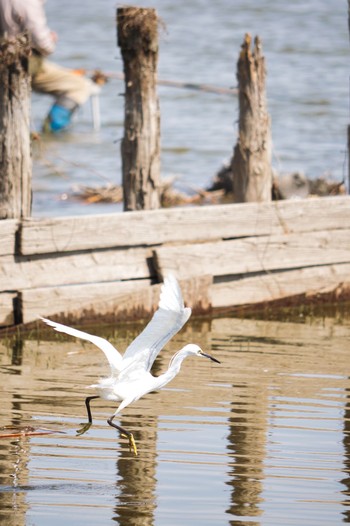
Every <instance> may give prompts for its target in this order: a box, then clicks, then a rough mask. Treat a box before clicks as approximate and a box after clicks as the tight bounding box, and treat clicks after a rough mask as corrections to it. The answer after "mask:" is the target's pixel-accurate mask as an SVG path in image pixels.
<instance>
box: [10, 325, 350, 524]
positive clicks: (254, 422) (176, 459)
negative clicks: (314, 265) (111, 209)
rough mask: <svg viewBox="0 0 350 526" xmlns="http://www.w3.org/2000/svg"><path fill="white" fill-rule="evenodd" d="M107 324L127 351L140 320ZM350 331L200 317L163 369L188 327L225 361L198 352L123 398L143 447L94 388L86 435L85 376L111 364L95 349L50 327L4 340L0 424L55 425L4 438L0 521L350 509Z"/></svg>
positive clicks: (162, 519)
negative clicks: (139, 395)
mask: <svg viewBox="0 0 350 526" xmlns="http://www.w3.org/2000/svg"><path fill="white" fill-rule="evenodd" d="M139 329H140V328H139V327H137V330H139ZM103 334H104V335H105V336H108V337H109V338H111V341H112V342H114V343H115V344H116V346H117V347H118V348H119V350H120V351H123V350H124V348H125V347H126V345H127V342H129V341H130V340H131V339H132V338H133V337H134V336H135V334H136V333H135V330H134V328H133V326H124V327H122V328H120V329H117V330H112V329H110V330H108V329H107V328H106V329H104V330H103ZM349 336H350V323H349V320H348V319H347V318H344V319H342V320H339V319H337V318H334V317H326V316H324V317H322V318H319V317H312V318H311V317H310V318H306V317H305V318H304V320H303V322H302V323H301V322H299V323H294V322H291V321H288V322H286V321H285V322H281V321H266V320H243V319H235V318H221V319H213V320H206V321H199V320H194V321H193V322H192V323H191V324H189V325H188V327H187V328H186V329H185V330H183V331H182V332H181V333H180V334H179V335H177V337H176V338H175V339H174V340H173V341H172V342H171V344H170V345H169V346H168V347H167V349H166V350H164V351H162V353H161V354H160V356H159V359H158V361H157V362H156V369H155V371H154V373H155V374H159V373H160V372H161V371H162V370H164V369H165V368H166V367H167V365H168V362H169V359H170V357H171V355H172V353H173V352H175V351H176V350H177V349H178V348H179V347H180V346H182V345H183V344H184V342H190V341H191V342H195V343H198V344H199V345H201V347H202V348H203V349H205V350H206V351H207V352H210V353H211V354H213V355H214V356H216V357H217V358H218V359H219V360H220V361H221V362H222V365H221V366H219V365H217V364H212V363H209V362H208V361H207V360H201V359H196V358H192V359H188V360H186V361H185V362H184V364H183V368H182V370H181V372H180V374H179V375H178V377H177V378H176V379H175V380H174V381H173V382H172V383H171V384H169V385H168V386H167V388H166V389H164V390H162V391H161V392H158V393H152V394H150V395H147V396H145V397H144V398H143V399H141V400H139V401H138V402H137V403H135V404H134V405H131V406H129V407H128V408H127V409H125V410H124V412H123V415H122V418H121V421H120V422H121V425H123V426H124V427H126V428H127V429H130V430H132V431H133V432H134V434H135V438H136V441H137V445H138V449H139V456H138V457H137V458H135V457H134V456H133V455H132V454H130V453H129V450H128V446H127V442H126V441H125V439H121V438H120V437H119V436H118V435H117V434H116V433H115V432H114V430H112V429H111V428H110V427H109V426H108V425H107V423H106V419H107V418H108V417H109V416H110V415H111V414H112V413H113V412H114V406H113V404H109V403H107V402H101V401H96V402H95V404H94V405H93V415H94V425H93V427H91V429H90V430H89V431H88V433H86V434H85V435H83V436H81V437H77V436H76V433H75V432H76V429H77V428H78V427H79V424H80V423H81V422H83V421H84V420H85V418H86V415H85V407H84V398H85V396H87V395H88V394H91V391H87V390H86V389H85V386H86V385H89V384H91V383H93V382H94V381H95V380H96V379H97V378H98V377H100V376H103V375H104V373H105V372H107V371H106V367H105V363H104V357H103V354H102V353H101V351H100V350H99V349H96V348H95V347H93V346H91V345H90V344H86V345H82V344H81V342H77V341H75V340H74V339H69V338H68V337H67V338H65V337H60V335H55V334H53V333H50V332H43V333H41V340H40V341H37V340H35V339H33V337H35V334H32V335H31V338H30V339H25V338H24V339H23V340H22V341H17V342H16V341H13V342H12V344H11V345H10V340H7V341H6V342H5V341H3V342H2V343H1V342H0V385H1V389H2V396H1V399H2V402H1V407H0V426H8V425H12V426H14V427H15V428H18V427H19V426H32V427H33V428H36V429H49V430H52V431H54V432H53V433H52V434H48V435H42V436H31V437H24V436H22V437H12V438H11V437H10V438H9V437H8V438H1V439H0V503H1V506H0V523H1V524H6V526H7V525H9V526H12V525H16V526H21V525H28V526H33V525H35V526H42V525H47V524H48V523H50V524H52V525H61V524H66V525H74V526H77V525H78V526H79V525H80V524H81V525H83V524H84V525H85V526H86V525H89V524H104V525H105V524H115V523H116V524H119V525H130V524H132V525H138V524H140V525H143V526H144V525H162V526H163V525H169V526H170V525H171V526H174V525H183V524H190V523H191V524H195V525H197V524H198V525H203V524H204V525H206V524H207V525H211V526H213V525H218V526H219V525H224V524H227V525H243V524H244V525H245V524H247V525H250V526H252V525H254V526H255V525H269V526H270V525H281V524H283V525H300V526H304V525H305V524H308V525H315V526H316V525H320V524H325V525H326V524H327V525H330V524H332V525H337V524H341V523H343V522H345V523H347V522H350V507H349V506H350V502H349V491H350V476H349V469H350V438H349V437H350V435H349V431H350V426H349V421H350V420H349V416H350V411H349V408H350V402H349V393H350V365H349V364H350V360H349V353H350V348H349ZM43 338H45V339H43ZM5 343H6V345H5ZM1 433H2V434H3V433H4V430H2V431H1Z"/></svg>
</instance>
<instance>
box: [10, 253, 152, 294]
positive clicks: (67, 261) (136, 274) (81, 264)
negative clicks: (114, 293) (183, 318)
mask: <svg viewBox="0 0 350 526" xmlns="http://www.w3.org/2000/svg"><path fill="white" fill-rule="evenodd" d="M150 256H151V253H150V250H149V249H145V248H135V249H132V248H131V249H129V250H118V249H116V250H112V249H110V250H104V251H91V252H86V253H84V252H80V253H79V252H77V253H74V254H66V255H63V256H61V257H59V256H55V255H48V256H45V257H35V256H34V257H21V258H16V259H15V258H14V257H13V256H3V257H1V258H0V291H2V290H3V291H6V290H20V289H27V288H33V287H47V286H54V285H71V284H78V283H94V282H99V281H100V282H104V281H120V280H127V279H144V278H150V277H151V276H150V270H149V267H148V264H147V258H148V257H150Z"/></svg>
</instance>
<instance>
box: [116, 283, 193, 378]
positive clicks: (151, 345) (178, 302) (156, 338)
mask: <svg viewBox="0 0 350 526" xmlns="http://www.w3.org/2000/svg"><path fill="white" fill-rule="evenodd" d="M190 316H191V309H190V308H189V307H185V306H184V302H183V299H182V294H181V289H180V286H179V284H178V282H177V280H176V278H175V277H174V276H172V275H170V276H168V277H167V278H165V279H164V284H163V286H162V289H161V294H160V300H159V306H158V310H157V311H156V312H155V313H154V315H153V318H152V319H151V321H150V322H149V323H148V325H147V326H146V327H145V329H144V330H143V331H142V332H141V334H140V335H139V336H137V338H135V340H134V341H133V342H132V343H131V344H130V345H129V347H128V348H127V349H126V351H125V354H124V356H123V361H122V369H121V375H123V374H124V372H126V371H127V370H128V371H130V370H131V369H133V368H134V367H135V368H137V369H139V368H140V367H142V368H143V369H144V370H145V371H149V370H150V369H151V367H152V364H153V362H154V360H155V359H156V358H157V356H158V354H159V352H160V351H161V349H162V348H163V347H164V345H165V344H166V343H167V342H168V341H169V340H170V339H171V338H172V337H173V336H174V334H176V333H177V332H178V331H179V330H180V329H181V328H182V327H183V326H184V325H185V323H186V321H187V320H188V318H189V317H190Z"/></svg>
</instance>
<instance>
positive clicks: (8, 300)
mask: <svg viewBox="0 0 350 526" xmlns="http://www.w3.org/2000/svg"><path fill="white" fill-rule="evenodd" d="M16 297H17V294H16V293H10V292H3V293H0V327H6V326H7V325H13V324H14V323H15V317H14V306H13V302H14V300H15V298H16Z"/></svg>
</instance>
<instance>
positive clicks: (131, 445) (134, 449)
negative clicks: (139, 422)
mask: <svg viewBox="0 0 350 526" xmlns="http://www.w3.org/2000/svg"><path fill="white" fill-rule="evenodd" d="M129 448H130V453H131V452H134V455H135V457H137V447H136V443H135V439H134V435H132V434H131V433H130V435H129Z"/></svg>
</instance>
